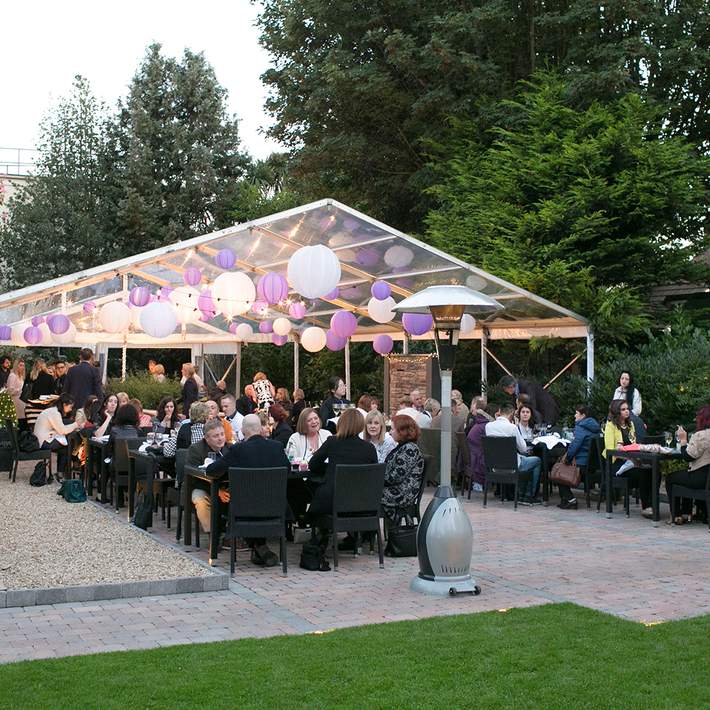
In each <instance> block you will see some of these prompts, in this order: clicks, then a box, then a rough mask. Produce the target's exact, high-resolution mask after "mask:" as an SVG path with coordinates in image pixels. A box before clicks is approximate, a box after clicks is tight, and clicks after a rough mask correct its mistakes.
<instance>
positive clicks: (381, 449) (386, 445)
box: [358, 407, 397, 463]
mask: <svg viewBox="0 0 710 710" xmlns="http://www.w3.org/2000/svg"><path fill="white" fill-rule="evenodd" d="M358 409H359V407H358ZM360 438H361V439H364V440H365V441H369V442H370V443H371V444H372V445H373V446H374V447H375V451H377V463H384V462H385V459H386V458H387V454H389V452H390V451H392V449H394V448H396V446H397V442H396V441H395V440H394V439H393V438H392V436H391V435H390V434H388V433H387V427H386V425H385V417H384V415H383V414H381V413H380V412H373V411H370V412H368V413H367V415H366V416H365V429H364V431H362V432H361V433H360Z"/></svg>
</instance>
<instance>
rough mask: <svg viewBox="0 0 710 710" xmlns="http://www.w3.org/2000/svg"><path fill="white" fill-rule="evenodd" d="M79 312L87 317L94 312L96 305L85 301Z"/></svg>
mask: <svg viewBox="0 0 710 710" xmlns="http://www.w3.org/2000/svg"><path fill="white" fill-rule="evenodd" d="M81 310H82V311H84V313H86V314H87V315H89V314H90V313H93V312H94V311H95V310H96V304H95V303H94V302H93V301H87V302H86V303H85V304H84V305H83V306H82V307H81Z"/></svg>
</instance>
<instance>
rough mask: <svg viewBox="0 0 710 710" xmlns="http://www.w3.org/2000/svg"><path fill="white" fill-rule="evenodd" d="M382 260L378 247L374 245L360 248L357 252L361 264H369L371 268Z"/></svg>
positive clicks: (357, 259) (358, 261)
mask: <svg viewBox="0 0 710 710" xmlns="http://www.w3.org/2000/svg"><path fill="white" fill-rule="evenodd" d="M379 260H380V252H378V251H377V249H374V248H373V247H365V248H364V249H360V251H358V253H357V258H356V261H357V263H358V264H360V266H367V267H369V268H372V267H373V266H376V265H377V263H378V262H379Z"/></svg>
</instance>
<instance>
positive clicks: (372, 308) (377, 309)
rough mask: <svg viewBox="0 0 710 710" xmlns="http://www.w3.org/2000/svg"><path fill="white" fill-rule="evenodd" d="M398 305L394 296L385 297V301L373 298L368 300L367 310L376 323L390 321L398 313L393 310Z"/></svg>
mask: <svg viewBox="0 0 710 710" xmlns="http://www.w3.org/2000/svg"><path fill="white" fill-rule="evenodd" d="M396 305H397V301H395V300H394V298H392V296H389V297H388V298H385V299H384V300H383V301H380V300H378V299H376V298H371V299H370V300H369V301H368V302H367V312H368V313H369V314H370V318H372V320H374V321H375V323H389V322H390V321H391V320H392V319H393V318H394V317H395V315H396V314H395V312H394V311H393V310H392V309H393V308H394V307H395V306H396Z"/></svg>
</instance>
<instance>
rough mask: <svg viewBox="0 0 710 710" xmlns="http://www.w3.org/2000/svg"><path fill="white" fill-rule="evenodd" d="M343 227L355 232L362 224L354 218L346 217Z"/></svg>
mask: <svg viewBox="0 0 710 710" xmlns="http://www.w3.org/2000/svg"><path fill="white" fill-rule="evenodd" d="M343 227H345V229H347V230H348V231H349V232H354V231H355V230H356V229H358V228H359V227H360V222H359V221H358V220H356V219H354V218H353V217H346V218H345V219H344V220H343Z"/></svg>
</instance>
